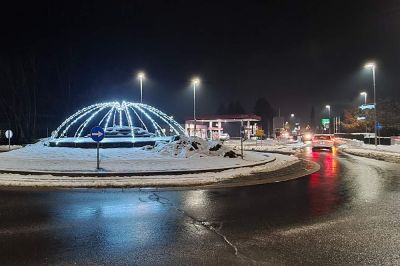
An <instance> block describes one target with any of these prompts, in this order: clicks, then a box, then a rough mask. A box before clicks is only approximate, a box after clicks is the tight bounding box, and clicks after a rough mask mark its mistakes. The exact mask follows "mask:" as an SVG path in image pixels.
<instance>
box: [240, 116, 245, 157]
mask: <svg viewBox="0 0 400 266" xmlns="http://www.w3.org/2000/svg"><path fill="white" fill-rule="evenodd" d="M242 123H243V122H242ZM244 136H245V130H244V126H243V124H242V125H241V126H240V150H241V155H242V159H243V139H244Z"/></svg>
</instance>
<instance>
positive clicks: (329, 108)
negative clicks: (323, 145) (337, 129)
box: [325, 105, 331, 134]
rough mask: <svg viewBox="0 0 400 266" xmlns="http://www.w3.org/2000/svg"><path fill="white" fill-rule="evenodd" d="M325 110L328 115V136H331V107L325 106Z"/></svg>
mask: <svg viewBox="0 0 400 266" xmlns="http://www.w3.org/2000/svg"><path fill="white" fill-rule="evenodd" d="M325 108H326V109H328V114H329V134H331V106H330V105H326V106H325Z"/></svg>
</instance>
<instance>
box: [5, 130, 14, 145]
mask: <svg viewBox="0 0 400 266" xmlns="http://www.w3.org/2000/svg"><path fill="white" fill-rule="evenodd" d="M5 135H6V138H7V139H8V150H11V138H12V137H13V132H12V130H10V129H8V130H7V131H6V133H5Z"/></svg>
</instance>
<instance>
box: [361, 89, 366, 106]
mask: <svg viewBox="0 0 400 266" xmlns="http://www.w3.org/2000/svg"><path fill="white" fill-rule="evenodd" d="M360 95H361V96H364V104H365V105H366V104H367V93H366V92H365V91H363V92H360Z"/></svg>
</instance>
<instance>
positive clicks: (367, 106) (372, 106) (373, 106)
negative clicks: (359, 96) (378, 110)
mask: <svg viewBox="0 0 400 266" xmlns="http://www.w3.org/2000/svg"><path fill="white" fill-rule="evenodd" d="M374 108H375V104H363V105H360V109H361V110H365V109H374Z"/></svg>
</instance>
